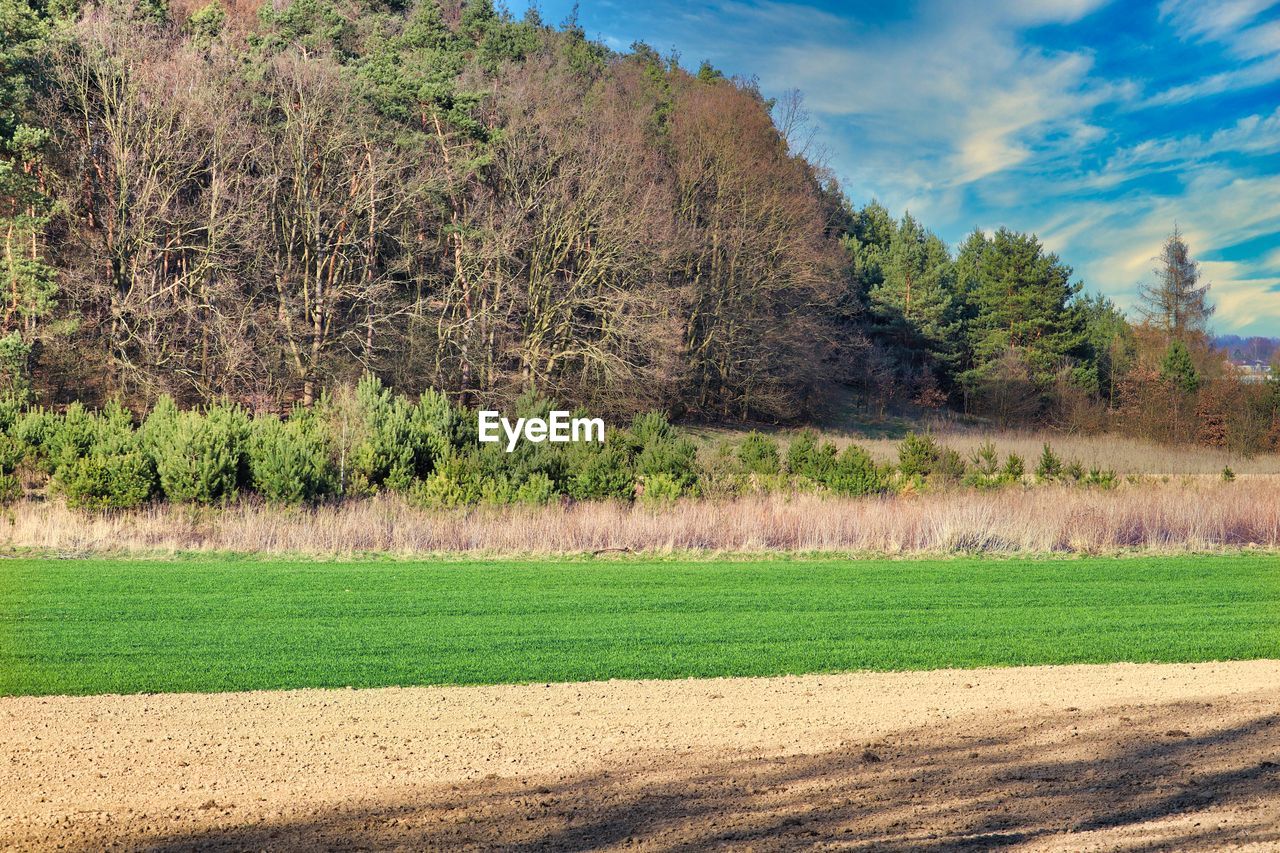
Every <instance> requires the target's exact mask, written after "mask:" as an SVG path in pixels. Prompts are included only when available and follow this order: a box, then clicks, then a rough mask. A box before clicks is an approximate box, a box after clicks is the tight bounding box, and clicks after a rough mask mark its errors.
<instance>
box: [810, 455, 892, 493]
mask: <svg viewBox="0 0 1280 853" xmlns="http://www.w3.org/2000/svg"><path fill="white" fill-rule="evenodd" d="M823 485H825V486H826V487H827V488H829V489H831V491H833V492H835V493H836V494H839V495H851V496H864V495H880V494H884V493H885V492H886V491H888V488H889V478H888V475H887V472H885V471H884V470H883V469H882V468H880V466H878V465H876V463H875V460H874V459H872V458H871V454H870V453H868V452H867V451H866V450H864V449H862V448H861V447H858V446H856V445H850V446H848V447H846V448H845V449H844V452H843V453H841V454H840V457H839V459H837V460H836V464H835V465H834V466H833V467H832V469H831V470H830V472H829V473H828V474H827V479H826V480H825V481H823Z"/></svg>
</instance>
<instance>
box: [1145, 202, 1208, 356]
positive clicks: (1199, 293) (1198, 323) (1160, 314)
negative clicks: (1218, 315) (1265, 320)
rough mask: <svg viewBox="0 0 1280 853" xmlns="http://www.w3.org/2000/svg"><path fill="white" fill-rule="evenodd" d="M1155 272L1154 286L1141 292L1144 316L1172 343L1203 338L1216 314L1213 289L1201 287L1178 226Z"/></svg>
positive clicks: (1161, 251) (1195, 264)
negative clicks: (1212, 297)
mask: <svg viewBox="0 0 1280 853" xmlns="http://www.w3.org/2000/svg"><path fill="white" fill-rule="evenodd" d="M1153 272H1154V273H1155V277H1156V278H1155V282H1154V283H1152V284H1145V285H1142V286H1141V287H1140V288H1139V290H1138V296H1139V298H1140V299H1141V302H1140V304H1139V306H1138V310H1139V312H1141V314H1142V316H1143V317H1144V318H1145V319H1146V320H1147V322H1148V323H1150V324H1152V325H1153V326H1155V327H1157V328H1159V329H1161V330H1163V331H1164V333H1165V334H1166V335H1167V336H1168V337H1169V338H1172V339H1176V340H1180V341H1184V342H1186V341H1190V340H1192V339H1194V338H1198V337H1201V336H1203V335H1204V334H1205V333H1206V331H1207V328H1208V323H1209V317H1210V316H1212V315H1213V310H1214V308H1213V306H1212V305H1210V304H1209V303H1208V300H1207V297H1208V293H1209V287H1210V285H1209V284H1208V283H1205V284H1201V283H1200V265H1199V264H1198V263H1197V262H1196V261H1195V260H1194V259H1193V258H1192V257H1191V251H1190V249H1189V248H1188V246H1187V241H1186V240H1184V239H1183V237H1182V234H1181V232H1180V231H1179V230H1178V228H1177V226H1176V225H1175V226H1174V229H1173V233H1172V234H1170V235H1169V238H1168V239H1167V240H1165V241H1164V246H1163V247H1162V248H1161V250H1160V255H1159V257H1157V258H1156V267H1155V270H1153Z"/></svg>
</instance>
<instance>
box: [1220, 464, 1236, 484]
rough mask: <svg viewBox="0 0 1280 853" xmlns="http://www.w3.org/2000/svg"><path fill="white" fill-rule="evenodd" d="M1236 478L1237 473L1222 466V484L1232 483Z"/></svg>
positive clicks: (1228, 467) (1229, 467) (1226, 466)
mask: <svg viewBox="0 0 1280 853" xmlns="http://www.w3.org/2000/svg"><path fill="white" fill-rule="evenodd" d="M1235 478H1236V472H1235V471H1232V470H1231V466H1230V465H1223V466H1222V482H1224V483H1230V482H1231V481H1233V480H1235Z"/></svg>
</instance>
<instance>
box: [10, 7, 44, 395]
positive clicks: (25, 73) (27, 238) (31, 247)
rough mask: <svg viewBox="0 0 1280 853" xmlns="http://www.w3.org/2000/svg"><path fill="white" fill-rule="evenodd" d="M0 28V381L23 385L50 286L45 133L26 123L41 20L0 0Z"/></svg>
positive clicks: (40, 51)
mask: <svg viewBox="0 0 1280 853" xmlns="http://www.w3.org/2000/svg"><path fill="white" fill-rule="evenodd" d="M0 34H3V39H0V241H3V248H2V249H0V306H2V307H0V382H3V384H4V385H5V386H8V387H10V388H19V389H25V388H26V386H27V383H28V374H29V364H28V360H29V358H30V355H31V351H32V347H33V346H34V345H35V343H36V342H37V341H38V340H39V339H40V338H41V337H42V336H43V335H44V334H45V333H46V332H48V331H49V330H48V328H47V326H46V324H45V321H46V320H47V318H48V317H49V315H50V314H51V312H52V311H53V309H54V307H55V305H56V303H55V301H54V296H55V294H56V292H57V282H56V273H55V270H54V269H53V267H52V266H50V265H49V264H48V263H47V260H46V258H45V252H44V246H43V235H44V231H45V229H46V227H47V226H48V224H49V222H50V219H51V215H52V211H53V199H52V198H51V197H50V196H49V194H48V192H47V191H46V186H47V175H46V168H47V167H46V163H45V149H46V147H47V145H48V142H49V132H48V130H47V129H46V128H43V127H40V126H39V125H38V124H35V123H33V122H34V121H35V119H34V115H33V114H34V110H33V101H34V97H35V93H36V88H37V85H38V81H39V80H40V79H41V78H42V75H43V69H42V67H41V66H42V58H43V56H44V55H45V53H46V52H47V51H48V48H49V45H48V25H47V23H46V22H45V21H44V20H43V19H41V18H40V17H39V16H38V15H37V14H36V13H35V11H34V10H33V9H32V8H31V7H30V6H29V5H28V4H27V3H24V2H19V0H0Z"/></svg>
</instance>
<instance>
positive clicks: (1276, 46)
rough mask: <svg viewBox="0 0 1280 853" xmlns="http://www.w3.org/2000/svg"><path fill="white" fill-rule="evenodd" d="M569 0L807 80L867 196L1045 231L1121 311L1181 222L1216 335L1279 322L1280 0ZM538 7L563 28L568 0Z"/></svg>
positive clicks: (736, 70)
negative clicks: (1213, 307) (1211, 305)
mask: <svg viewBox="0 0 1280 853" xmlns="http://www.w3.org/2000/svg"><path fill="white" fill-rule="evenodd" d="M577 5H578V22H579V24H580V25H581V26H582V27H583V28H584V29H585V30H586V32H587V35H588V36H590V37H592V38H596V39H598V40H600V41H603V42H605V43H606V44H608V45H609V46H610V47H612V48H614V49H616V50H626V49H627V48H628V46H629V45H631V43H632V42H634V41H637V40H642V41H645V42H647V43H648V44H650V45H651V46H652V47H654V48H655V49H657V50H658V51H659V52H660V53H664V54H666V53H669V52H671V51H673V50H674V51H675V52H677V53H678V55H679V57H680V60H681V64H683V65H684V66H685V67H688V68H696V67H697V66H698V65H699V64H700V63H701V61H702V60H704V59H706V60H709V61H710V62H711V63H712V64H713V65H714V66H716V67H717V68H719V69H720V70H722V71H724V72H725V73H727V74H730V75H741V76H745V77H755V78H757V80H758V81H759V85H760V88H761V89H762V91H763V92H764V93H765V94H766V95H768V96H771V97H777V96H781V95H784V94H785V93H787V92H789V91H791V90H795V89H798V90H799V91H800V92H802V93H803V95H804V104H805V107H806V110H807V111H808V113H809V117H810V124H811V127H812V129H813V132H814V139H813V146H812V148H811V153H812V154H813V155H815V156H818V157H819V158H820V159H822V160H824V161H825V163H826V165H828V166H829V167H830V168H831V170H832V171H833V172H834V173H835V175H836V176H837V177H838V178H839V180H840V183H841V185H842V187H843V188H844V191H845V193H846V194H847V195H848V196H849V198H850V199H851V200H852V201H853V203H854V204H855V205H859V206H860V205H861V204H863V203H865V202H866V201H868V200H870V199H873V198H875V199H879V200H880V201H881V202H882V203H883V204H885V205H886V206H887V207H888V208H889V209H890V211H892V212H893V214H894V215H895V216H900V215H901V214H902V213H903V211H906V210H909V211H910V212H911V214H912V215H913V216H915V217H916V218H917V219H920V220H921V221H922V222H923V223H924V224H925V225H926V226H928V227H930V228H932V229H933V230H934V231H935V232H936V233H937V234H938V235H939V236H940V237H942V238H943V239H944V240H946V241H948V243H950V244H951V245H953V246H954V245H956V244H958V243H959V242H960V241H961V240H963V239H964V237H965V235H967V234H968V233H969V232H971V231H972V230H973V229H974V228H981V229H983V230H986V231H992V230H994V229H995V228H998V227H1000V226H1007V227H1009V228H1012V229H1015V230H1018V231H1031V232H1034V233H1035V234H1037V235H1038V236H1039V237H1040V238H1041V240H1042V241H1043V242H1044V243H1045V245H1046V246H1048V248H1049V249H1050V250H1052V251H1054V252H1057V253H1058V255H1059V256H1060V257H1061V258H1062V259H1063V260H1064V261H1065V262H1066V263H1068V264H1070V265H1071V266H1072V267H1073V268H1074V269H1075V271H1076V276H1077V278H1079V279H1080V280H1081V281H1083V282H1084V284H1085V288H1086V290H1088V291H1090V292H1102V293H1105V294H1107V295H1108V296H1110V297H1112V298H1113V299H1115V300H1116V302H1117V303H1119V304H1120V305H1121V307H1123V308H1126V309H1131V308H1132V306H1133V304H1134V299H1135V296H1136V292H1137V288H1138V285H1139V284H1140V283H1141V282H1144V281H1149V280H1150V279H1151V278H1152V275H1151V269H1152V267H1153V265H1154V258H1155V255H1156V253H1157V252H1158V251H1159V249H1160V244H1161V243H1162V242H1163V240H1164V238H1165V237H1166V236H1167V235H1168V233H1169V232H1170V231H1171V230H1172V229H1173V227H1174V225H1175V224H1176V225H1177V226H1178V228H1179V229H1180V230H1181V231H1182V233H1183V234H1184V235H1185V237H1186V238H1187V240H1188V242H1189V244H1190V246H1191V250H1192V253H1193V255H1194V256H1195V257H1197V258H1198V259H1199V260H1200V261H1201V268H1202V272H1203V274H1204V277H1205V279H1206V280H1208V281H1210V282H1211V283H1212V289H1211V291H1210V293H1211V295H1212V297H1213V301H1214V302H1215V303H1216V304H1217V307H1218V310H1217V314H1216V315H1215V317H1214V323H1213V325H1214V330H1215V331H1216V332H1217V333H1219V334H1238V335H1267V336H1275V337H1280V0H1163V2H1150V3H1142V2H1126V0H1113V2H1106V0H919V1H918V2H911V3H896V4H895V3H886V2H845V3H838V2H830V0H814V2H810V3H801V2H795V3H792V2H782V0H723V2H710V3H686V2H678V0H654V2H647V3H646V2H627V0H581V2H579V3H578V4H577ZM511 6H512V8H513V9H514V8H516V7H519V8H520V10H521V11H522V10H523V4H521V3H516V2H513V3H511ZM538 6H539V9H540V10H541V12H542V16H543V19H544V20H546V21H548V22H552V23H558V22H560V21H562V20H564V19H565V18H566V17H567V16H568V15H569V14H570V13H571V11H572V8H573V6H574V3H573V2H572V0H544V2H541V3H539V4H538Z"/></svg>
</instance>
